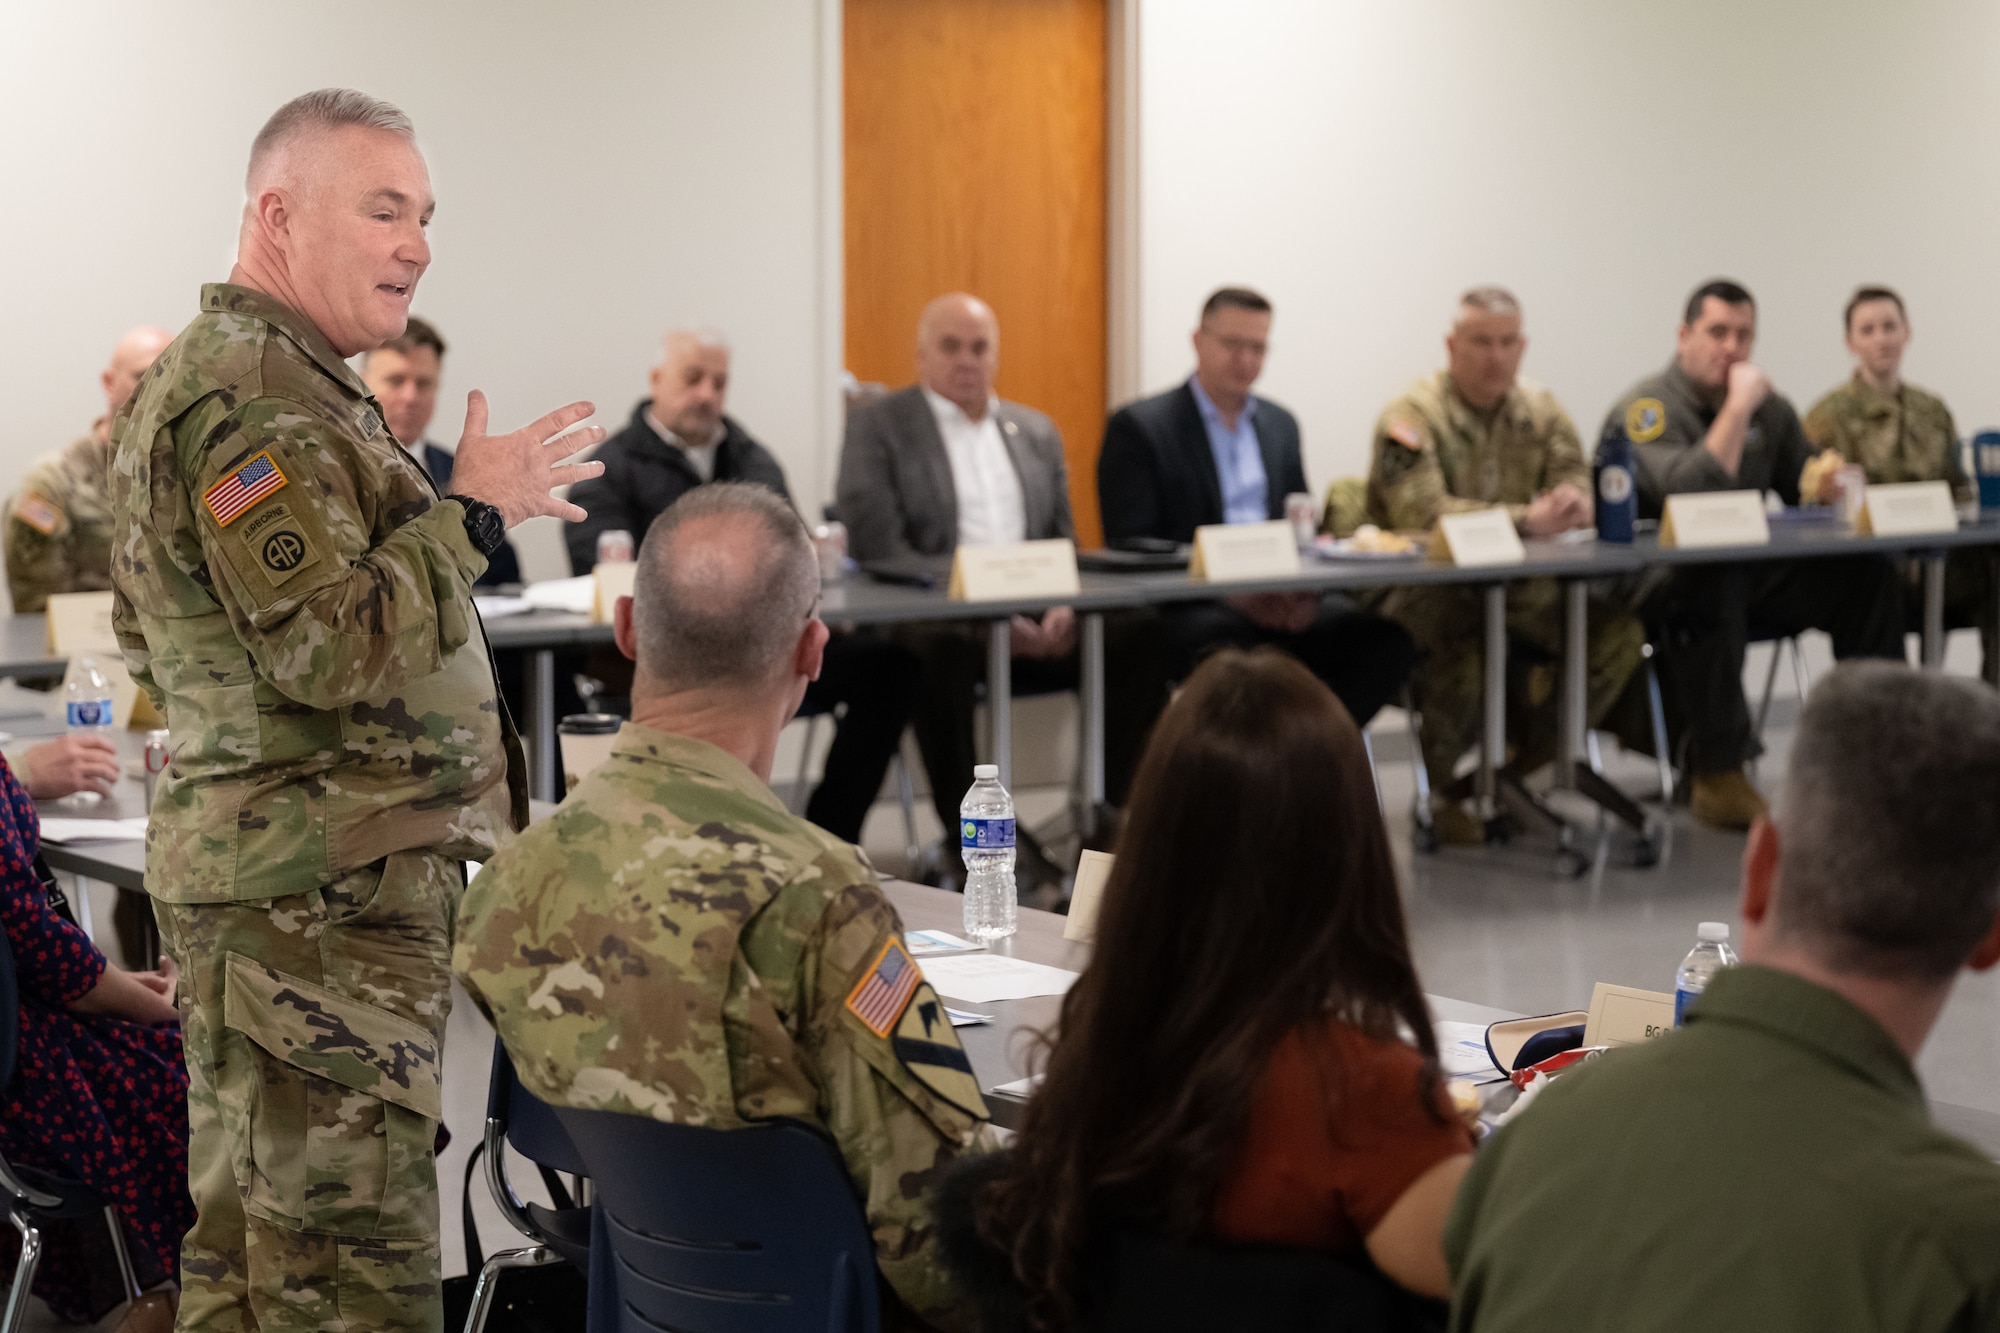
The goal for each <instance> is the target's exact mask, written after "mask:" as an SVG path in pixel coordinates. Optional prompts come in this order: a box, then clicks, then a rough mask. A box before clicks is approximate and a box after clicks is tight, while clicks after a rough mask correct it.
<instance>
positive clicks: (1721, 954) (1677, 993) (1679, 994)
mask: <svg viewBox="0 0 2000 1333" xmlns="http://www.w3.org/2000/svg"><path fill="white" fill-rule="evenodd" d="M1734 966H1736V950H1734V949H1732V948H1730V947H1729V923H1728V922H1726V921H1704V922H1702V923H1701V924H1700V925H1699V926H1697V927H1695V932H1694V948H1692V949H1689V950H1688V956H1687V957H1685V958H1683V959H1681V970H1680V972H1679V973H1677V974H1676V975H1675V977H1674V1026H1675V1027H1679V1026H1680V1025H1681V1024H1682V1023H1684V1022H1686V1021H1687V1008H1688V1006H1689V1005H1691V1004H1693V1003H1694V1002H1695V1000H1696V999H1698V998H1699V997H1700V995H1701V993H1702V992H1703V991H1705V990H1707V989H1708V983H1709V979H1710V978H1712V977H1713V976H1714V975H1715V974H1716V973H1717V972H1720V971H1721V970H1722V969H1723V968H1725V967H1734Z"/></svg>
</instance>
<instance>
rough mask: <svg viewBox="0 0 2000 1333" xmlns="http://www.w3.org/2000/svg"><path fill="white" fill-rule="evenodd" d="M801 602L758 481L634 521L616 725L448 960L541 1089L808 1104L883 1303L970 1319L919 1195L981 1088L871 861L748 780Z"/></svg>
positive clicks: (801, 1108) (800, 544)
mask: <svg viewBox="0 0 2000 1333" xmlns="http://www.w3.org/2000/svg"><path fill="white" fill-rule="evenodd" d="M818 600H819V572H818V565H817V564H816V562H815V559H814V555H813V549H812V544H811V542H810V541H809V540H808V538H807V536H806V531H805V528H804V526H803V525H802V524H801V523H800V522H799V518H798V516H797V515H796V514H795V513H793V512H792V509H791V507H790V506H789V505H787V504H786V503H785V501H784V500H783V499H781V498H779V497H778V496H777V495H776V494H775V493H773V492H771V491H769V490H766V489H765V488H764V487H762V486H756V485H751V484H748V483H743V482H715V483H712V484H710V485H707V486H701V487H697V488H696V489H694V490H691V491H689V492H688V493H687V494H686V495H685V496H683V497H682V498H681V499H680V500H678V501H677V502H675V503H674V504H673V505H672V506H671V507H670V508H668V509H667V510H666V511H665V512H664V513H662V514H661V515H660V517H658V518H657V519H655V520H654V521H653V525H652V528H651V530H650V531H649V532H648V534H647V536H646V540H645V543H644V545H643V547H642V548H641V550H640V552H639V568H638V572H637V574H636V580H635V587H634V595H633V596H632V597H631V598H621V599H620V601H619V603H618V606H617V610H616V629H617V639H618V646H619V648H620V649H622V650H623V651H624V652H625V654H626V655H627V656H629V657H632V658H633V659H634V660H635V661H636V663H637V670H636V672H635V674H634V677H633V685H632V721H631V722H629V723H627V724H626V726H625V729H624V731H623V732H622V733H621V734H620V736H619V738H618V742H617V746H616V748H615V749H614V750H613V751H612V754H611V757H610V758H609V759H608V760H606V761H605V763H604V764H603V765H602V766H601V767H599V768H598V769H597V771H596V772H595V773H593V774H592V775H591V776H589V777H588V778H586V779H584V781H583V782H582V783H581V784H580V785H579V786H578V787H577V788H576V789H575V790H574V791H572V792H571V793H570V795H569V797H568V799H567V800H565V801H564V802H563V804H562V807H561V808H560V809H558V810H557V811H556V813H555V814H554V815H552V816H551V817H549V818H548V819H546V820H544V821H542V822H541V823H539V824H537V825H535V826H534V827H533V828H531V829H529V830H528V831H527V832H526V833H524V834H523V835H522V836H521V837H520V838H519V839H517V840H516V841H515V843H514V844H513V845H512V846H511V847H509V848H508V849H507V850H506V851H504V852H502V853H501V854H500V855H499V856H498V857H496V858H494V860H493V861H492V862H491V863H489V864H488V865H487V866H486V868H485V869H484V870H483V871H482V872H481V873H480V875H479V877H478V878H477V879H475V880H474V881H473V883H472V887H471V888H470V889H469V890H467V892H466V896H465V904H464V908H463V910H462V911H461V913H460V916H459V932H458V945H457V948H456V950H455V951H454V953H453V956H452V964H453V968H454V970H455V971H456V972H457V973H458V976H459V979H460V980H461V981H462V982H463V983H464V984H465V988H466V990H467V991H468V992H470V993H471V995H472V997H473V999H474V1001H475V1002H476V1003H478V1004H479V1006H480V1007H481V1008H482V1009H484V1010H485V1011H486V1012H487V1014H488V1015H489V1016H490V1017H491V1018H492V1019H493V1024H494V1026H495V1027H496V1028H497V1029H498V1030H499V1033H500V1038H501V1040H502V1041H503V1042H505V1043H506V1046H507V1051H508V1054H509V1055H511V1056H512V1057H513V1061H514V1067H515V1069H516V1070H517V1071H518V1072H519V1075H520V1079H521V1082H522V1084H523V1085H524V1086H525V1087H526V1088H528V1090H529V1091H531V1092H533V1093H534V1094H535V1095H536V1096H538V1097H540V1098H542V1099H543V1100H544V1101H549V1102H553V1103H556V1104H557V1105H566V1106H580V1107H590V1108H595V1109H601V1110H609V1111H623V1112H627V1113H629V1114H632V1115H643V1116H651V1117H654V1118H655V1119H659V1120H667V1121H672V1122H675V1123H681V1124H693V1125H711V1126H716V1127H719V1128H723V1129H728V1128H732V1127H739V1126H742V1125H744V1124H746V1123H749V1122H752V1121H758V1120H769V1119H775V1118H779V1117H784V1118H789V1119H794V1120H801V1121H805V1122H807V1123H809V1124H813V1125H817V1126H819V1127H821V1128H823V1129H824V1130H825V1131H826V1132H827V1133H828V1134H829V1135H830V1136H831V1137H832V1138H833V1140H834V1142H835V1143H836V1144H837V1145H838V1147H839V1149H840V1152H841V1155H842V1157H843V1158H845V1160H846V1163H847V1169H848V1172H849V1174H850V1175H851V1176H852V1177H853V1180H854V1187H855V1190H856V1191H857V1193H858V1194H859V1196H860V1198H861V1200H862V1204H863V1207H864V1209H865V1211H866V1214H867V1219H868V1225H869V1227H870V1229H871V1230H872V1231H873V1233H874V1237H875V1255H876V1261H877V1264H878V1265H879V1267H880V1269H881V1272H882V1275H883V1276H884V1277H885V1278H886V1279H887V1280H888V1285H889V1288H890V1289H891V1290H893V1291H894V1292H895V1294H896V1296H897V1297H899V1298H900V1303H901V1305H902V1306H903V1307H907V1308H902V1309H891V1310H889V1311H886V1312H885V1322H886V1325H887V1326H889V1327H926V1326H928V1327H935V1328H941V1329H970V1328H972V1327H973V1324H972V1316H971V1314H970V1313H969V1312H967V1311H966V1310H964V1309H963V1308H962V1305H963V1302H962V1300H961V1298H960V1296H959V1294H958V1293H957V1292H956V1291H955V1290H954V1289H953V1287H952V1285H951V1284H950V1282H949V1281H948V1279H947V1278H946V1276H945V1274H944V1272H943V1270H942V1269H941V1268H940V1266H939V1260H938V1241H937V1232H936V1228H935V1226H934V1224H933V1222H932V1220H931V1196H932V1191H933V1189H934V1188H935V1185H936V1182H937V1180H938V1178H939V1176H940V1175H941V1174H942V1170H941V1168H943V1167H944V1166H945V1165H947V1164H948V1163H950V1162H951V1161H952V1160H953V1159H955V1158H957V1157H959V1156H960V1155H962V1154H965V1153H972V1152H980V1151H984V1150H985V1149H986V1148H988V1147H989V1146H990V1144H989V1138H988V1131H987V1130H986V1128H985V1121H986V1104H985V1101H984V1100H983V1098H982V1097H981V1095H980V1091H979V1085H978V1083H977V1082H976V1081H975V1079H974V1078H973V1076H972V1070H971V1066H970V1064H969V1063H968V1062H967V1060H966V1057H965V1052H964V1051H963V1050H962V1049H961V1048H960V1046H959V1044H958V1039H957V1037H956V1036H954V1035H953V1033H952V1029H951V1023H950V1020H949V1019H948V1018H947V1017H946V1015H945V1013H944V1007H943V1005H942V1004H941V1003H940V1002H939V1000H938V997H937V995H936V994H935V993H934V992H933V991H932V990H931V988H930V986H929V985H928V984H927V983H926V982H925V981H924V979H923V974H922V972H921V971H920V970H919V969H918V967H917V965H916V963H915V962H914V961H913V960H912V959H911V957H910V955H909V954H908V952H907V951H906V950H905V949H904V947H903V936H902V923H901V921H900V920H898V918H897V915H896V910H895V908H894V907H892V906H890V904H889V901H888V899H887V898H886V897H885V896H884V895H883V893H882V889H881V886H880V884H878V883H877V881H876V876H875V872H874V870H873V869H872V868H871V867H870V866H869V865H868V863H867V861H866V860H864V859H863V857H862V855H861V852H860V851H859V850H858V849H857V848H855V847H852V846H850V845H848V844H847V843H844V842H842V841H841V840H840V839H838V838H836V837H834V836H833V835H832V834H830V833H827V832H825V831H823V830H821V829H819V828H817V827H815V826H814V825H812V824H810V823H807V822H806V821H805V820H803V819H800V818H797V817H796V816H794V815H792V814H790V813H788V812H787V811H786V809H785V806H784V803H783V802H781V801H780V800H779V799H778V798H777V797H776V796H774V795H772V793H771V790H770V788H769V787H768V786H767V785H766V783H767V782H768V780H769V777H770V772H771V760H772V756H773V753H774V752H775V749H776V746H777V740H778V732H779V731H780V730H781V729H782V728H783V727H784V725H785V723H786V722H787V721H788V720H789V719H790V718H791V716H792V714H793V712H794V711H795V710H796V709H797V707H798V704H799V700H800V698H801V697H802V696H803V694H804V692H805V688H806V684H807V682H809V681H810V680H811V679H812V678H813V676H814V675H815V674H816V673H817V671H818V670H819V660H820V653H821V650H822V649H823V648H824V647H825V644H826V638H827V629H826V626H825V625H824V624H822V623H821V622H820V620H819V618H818V614H817V607H818ZM891 1304H892V1305H894V1304H895V1303H893V1302H892V1303H891Z"/></svg>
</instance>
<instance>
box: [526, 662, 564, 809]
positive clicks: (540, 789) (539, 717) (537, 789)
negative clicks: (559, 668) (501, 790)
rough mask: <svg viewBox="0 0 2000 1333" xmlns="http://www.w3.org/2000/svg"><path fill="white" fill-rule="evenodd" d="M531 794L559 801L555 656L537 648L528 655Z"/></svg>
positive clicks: (547, 799) (529, 781) (542, 798)
mask: <svg viewBox="0 0 2000 1333" xmlns="http://www.w3.org/2000/svg"><path fill="white" fill-rule="evenodd" d="M527 721H528V795H530V796H532V797H534V798H535V799H536V800H538V801H560V800H561V799H562V792H560V791H558V790H557V789H556V654H555V650H554V649H553V648H538V649H536V650H535V651H534V652H531V653H529V654H528V718H527Z"/></svg>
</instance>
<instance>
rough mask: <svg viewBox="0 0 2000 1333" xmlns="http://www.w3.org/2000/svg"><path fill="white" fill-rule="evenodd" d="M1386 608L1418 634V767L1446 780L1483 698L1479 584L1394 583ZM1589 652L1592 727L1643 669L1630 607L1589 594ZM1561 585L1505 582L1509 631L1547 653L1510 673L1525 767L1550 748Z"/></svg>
mask: <svg viewBox="0 0 2000 1333" xmlns="http://www.w3.org/2000/svg"><path fill="white" fill-rule="evenodd" d="M1380 609H1381V611H1382V613H1383V614H1385V615H1387V616H1389V617H1391V618H1392V619H1394V620H1396V621H1397V622H1399V623H1400V624H1402V626H1403V627H1404V628H1405V629H1407V630H1409V631H1410V634H1411V637H1413V638H1414V639H1415V640H1416V641H1417V653H1418V659H1417V669H1416V672H1415V674H1414V676H1413V677H1412V678H1411V682H1410V689H1411V693H1412V694H1413V695H1414V697H1415V700H1416V705H1417V711H1418V713H1419V714H1420V715H1421V718H1422V729H1423V748H1424V766H1425V767H1426V768H1427V769H1428V770H1429V771H1430V775H1431V783H1432V785H1433V786H1434V787H1437V788H1440V789H1441V788H1443V787H1444V786H1446V785H1447V784H1449V783H1450V781H1451V778H1452V772H1453V769H1454V768H1455V767H1456V766H1457V764H1458V761H1459V759H1460V758H1461V757H1462V756H1463V755H1464V754H1465V753H1466V752H1467V751H1469V750H1470V749H1472V747H1473V746H1475V745H1477V744H1478V743H1479V733H1480V719H1481V716H1482V713H1483V709H1484V702H1485V697H1486V652H1485V645H1486V614H1485V607H1484V589H1482V588H1477V587H1416V588H1396V589H1393V590H1391V591H1390V592H1389V593H1388V595H1387V596H1386V597H1384V598H1383V600H1382V604H1381V608H1380ZM1589 624H1590V630H1589V636H1588V646H1587V648H1586V652H1585V662H1586V665H1587V670H1586V678H1587V684H1586V686H1585V691H1584V693H1585V700H1586V711H1587V714H1588V717H1589V720H1590V723H1591V725H1592V726H1595V725H1597V723H1599V722H1601V721H1602V720H1603V719H1604V717H1605V715H1606V714H1607V713H1609V712H1610V711H1611V708H1612V705H1613V704H1615V703H1617V701H1618V697H1619V695H1620V694H1621V693H1622V692H1623V691H1624V689H1625V683H1626V681H1628V680H1629V679H1631V676H1632V673H1633V672H1634V671H1636V670H1637V669H1638V667H1639V663H1640V661H1641V659H1642V656H1643V654H1642V649H1643V648H1644V646H1645V642H1646V630H1645V626H1644V625H1643V624H1642V623H1641V622H1640V620H1639V618H1638V617H1637V616H1635V615H1633V614H1631V613H1630V612H1629V611H1625V610H1623V609H1621V608H1620V607H1617V606H1614V605H1612V604H1610V603H1608V602H1606V601H1604V600H1601V599H1600V598H1599V597H1597V596H1595V595H1593V596H1592V597H1591V599H1590V610H1589ZM1562 631H1563V609H1562V586H1561V585H1560V584H1559V583H1557V582H1556V581H1555V580H1554V579H1528V580H1524V581H1522V582H1518V583H1510V584H1508V585H1507V636H1508V639H1509V641H1510V643H1511V644H1514V645H1516V646H1520V645H1525V646H1526V647H1528V648H1530V649H1533V650H1536V651H1538V652H1539V653H1541V654H1543V655H1544V656H1545V657H1546V659H1547V660H1546V662H1545V663H1537V664H1535V665H1534V666H1533V667H1532V668H1531V669H1530V670H1529V671H1528V672H1526V673H1522V672H1520V671H1518V670H1510V671H1509V672H1508V679H1509V686H1508V697H1509V708H1508V727H1507V735H1508V738H1509V740H1510V741H1512V743H1513V746H1514V753H1515V756H1516V758H1517V760H1518V759H1521V758H1523V757H1526V756H1532V758H1530V759H1529V760H1528V764H1529V766H1531V767H1532V766H1537V765H1539V763H1541V762H1544V761H1546V760H1547V759H1549V758H1552V757H1553V756H1554V753H1555V725H1556V721H1555V719H1556V707H1557V705H1558V704H1559V702H1560V698H1559V682H1560V680H1561V670H1562Z"/></svg>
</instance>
